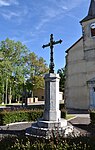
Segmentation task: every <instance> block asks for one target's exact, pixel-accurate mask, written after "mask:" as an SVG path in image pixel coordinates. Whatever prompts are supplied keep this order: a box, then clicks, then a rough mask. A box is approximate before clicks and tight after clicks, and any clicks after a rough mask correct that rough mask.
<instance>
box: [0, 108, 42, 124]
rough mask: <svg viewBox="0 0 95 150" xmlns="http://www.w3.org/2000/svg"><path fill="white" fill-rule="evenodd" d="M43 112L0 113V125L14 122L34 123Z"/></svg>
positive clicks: (19, 111)
mask: <svg viewBox="0 0 95 150" xmlns="http://www.w3.org/2000/svg"><path fill="white" fill-rule="evenodd" d="M42 114H43V110H18V111H2V112H0V125H6V124H9V123H14V122H23V121H35V120H37V118H40V117H42Z"/></svg>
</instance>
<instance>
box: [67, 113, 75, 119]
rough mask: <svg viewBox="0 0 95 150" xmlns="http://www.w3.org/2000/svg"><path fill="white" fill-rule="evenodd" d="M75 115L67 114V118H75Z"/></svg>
mask: <svg viewBox="0 0 95 150" xmlns="http://www.w3.org/2000/svg"><path fill="white" fill-rule="evenodd" d="M74 117H75V116H74V115H70V114H67V115H66V119H67V120H69V119H73V118H74Z"/></svg>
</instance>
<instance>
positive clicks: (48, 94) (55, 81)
mask: <svg viewBox="0 0 95 150" xmlns="http://www.w3.org/2000/svg"><path fill="white" fill-rule="evenodd" d="M61 42H62V40H59V41H56V42H55V41H54V40H53V34H51V35H50V43H49V44H46V45H43V48H45V47H48V46H50V50H51V53H50V65H49V73H48V74H46V75H45V77H44V79H45V106H44V113H43V118H41V119H38V121H37V122H35V123H33V124H32V127H31V134H32V135H35V136H43V137H46V138H49V137H50V136H51V134H52V131H53V132H54V134H55V135H56V133H57V132H59V133H60V134H61V133H62V132H64V133H65V131H66V129H67V120H65V119H61V117H60V116H61V113H60V110H59V79H60V78H59V75H58V74H55V73H54V61H53V45H55V44H58V43H60V44H61ZM69 130H70V129H69ZM71 131H72V128H71V130H70V132H71ZM66 132H67V131H66Z"/></svg>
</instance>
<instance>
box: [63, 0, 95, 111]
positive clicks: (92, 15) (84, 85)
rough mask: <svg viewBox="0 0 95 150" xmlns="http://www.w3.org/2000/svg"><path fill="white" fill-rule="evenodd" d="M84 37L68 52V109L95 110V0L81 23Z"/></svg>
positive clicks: (66, 90)
mask: <svg viewBox="0 0 95 150" xmlns="http://www.w3.org/2000/svg"><path fill="white" fill-rule="evenodd" d="M80 24H81V26H82V37H81V38H80V39H79V40H78V41H76V42H75V43H74V44H73V45H72V46H71V47H70V48H69V49H67V50H66V83H65V102H66V107H67V108H74V109H89V108H95V0H91V2H90V7H89V11H88V14H87V16H86V17H85V18H84V19H83V20H81V21H80Z"/></svg>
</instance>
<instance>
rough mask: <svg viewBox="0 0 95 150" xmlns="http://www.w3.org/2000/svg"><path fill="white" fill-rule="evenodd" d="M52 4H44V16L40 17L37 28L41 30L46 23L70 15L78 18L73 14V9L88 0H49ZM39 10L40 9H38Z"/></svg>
mask: <svg viewBox="0 0 95 150" xmlns="http://www.w3.org/2000/svg"><path fill="white" fill-rule="evenodd" d="M48 1H50V3H51V5H45V4H44V6H42V7H43V10H42V12H43V13H42V16H41V17H40V21H39V23H38V25H37V26H36V30H40V29H41V28H42V27H43V26H45V24H46V23H48V22H50V21H52V20H55V19H60V18H62V17H65V16H66V15H68V16H69V17H73V18H75V19H78V18H77V17H76V16H74V15H72V13H71V11H72V9H74V8H77V7H78V6H79V5H81V4H82V3H83V2H84V1H86V0H66V1H65V0H52V1H51V0H48ZM38 11H39V10H38Z"/></svg>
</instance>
